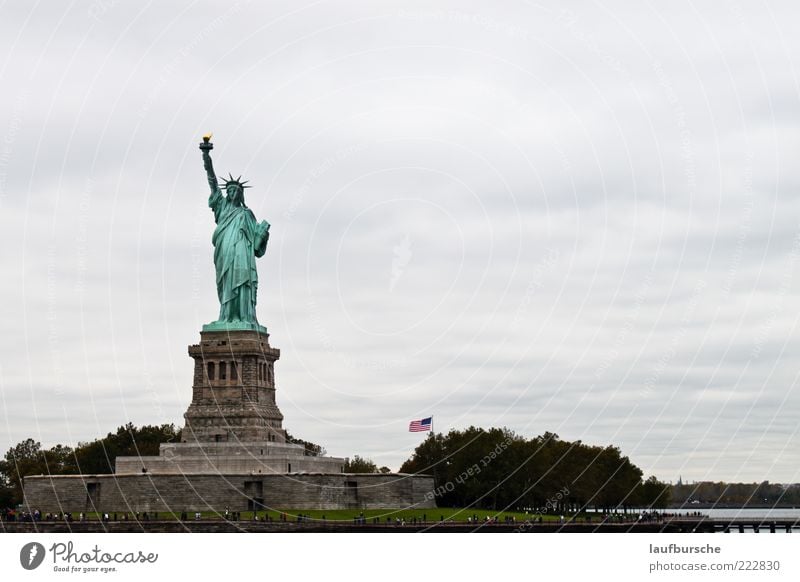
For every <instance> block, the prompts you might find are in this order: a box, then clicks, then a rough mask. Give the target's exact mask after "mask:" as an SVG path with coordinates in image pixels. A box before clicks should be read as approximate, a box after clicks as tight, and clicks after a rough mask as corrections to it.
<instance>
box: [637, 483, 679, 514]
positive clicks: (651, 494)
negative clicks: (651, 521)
mask: <svg viewBox="0 0 800 582" xmlns="http://www.w3.org/2000/svg"><path fill="white" fill-rule="evenodd" d="M671 496H672V487H670V486H669V484H667V483H663V482H661V481H659V480H658V479H657V478H656V476H655V475H651V476H650V477H648V478H647V481H645V482H644V483H642V485H641V487H640V488H639V495H638V502H639V504H640V505H641V506H642V507H648V508H651V509H664V508H665V507H667V506H668V505H669V502H670V500H671Z"/></svg>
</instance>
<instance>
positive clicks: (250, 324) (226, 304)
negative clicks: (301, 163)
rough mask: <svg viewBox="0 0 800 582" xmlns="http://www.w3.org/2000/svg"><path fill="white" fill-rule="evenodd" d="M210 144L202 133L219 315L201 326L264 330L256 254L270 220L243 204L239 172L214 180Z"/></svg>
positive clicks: (263, 248) (260, 251) (260, 252)
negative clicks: (258, 299)
mask: <svg viewBox="0 0 800 582" xmlns="http://www.w3.org/2000/svg"><path fill="white" fill-rule="evenodd" d="M213 147H214V145H213V144H212V143H211V135H210V134H209V135H204V136H203V143H201V144H200V150H201V151H202V152H203V165H204V166H205V169H206V176H207V178H208V186H209V188H211V196H209V198H208V205H209V206H210V207H211V210H212V211H213V212H214V222H216V223H217V227H216V229H215V230H214V236H213V237H212V239H211V242H212V243H213V245H214V266H215V268H216V272H217V297H218V298H219V319H218V320H217V321H215V322H213V323H210V324H207V325H204V326H203V330H205V331H212V330H223V329H224V330H231V329H254V330H258V331H262V332H266V328H264V327H263V326H261V325H260V324H259V323H258V320H257V319H256V294H257V291H258V273H257V272H256V257H261V256H263V255H264V252H265V251H266V249H267V242H268V241H269V223H268V222H267V221H266V220H262V221H261V222H257V221H256V217H255V215H254V214H253V211H252V210H250V209H249V208H248V207H247V206H245V203H244V189H245V188H249V186H246V185H245V184H247V181H242V180H241V176H240V177H239V178H234V177H233V176H230V179H228V180H226V179H224V178H223V179H222V181H223V184H219V183H218V182H217V175H216V174H215V173H214V165H213V163H212V162H211V155H210V154H209V152H210V151H211V150H212V149H213ZM223 190H224V192H225V196H223V195H222V192H223Z"/></svg>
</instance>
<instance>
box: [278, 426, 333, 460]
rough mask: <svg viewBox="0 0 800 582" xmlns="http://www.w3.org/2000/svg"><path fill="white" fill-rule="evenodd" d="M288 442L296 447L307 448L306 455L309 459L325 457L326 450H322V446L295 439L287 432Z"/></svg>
mask: <svg viewBox="0 0 800 582" xmlns="http://www.w3.org/2000/svg"><path fill="white" fill-rule="evenodd" d="M286 442H287V443H292V444H295V445H303V447H305V455H306V456H307V457H324V456H325V452H326V451H325V449H324V448H322V447H321V446H320V445H318V444H315V443H312V442H311V441H305V440H303V439H299V438H297V437H293V436H292V435H290V434H289V431H288V430H287V431H286Z"/></svg>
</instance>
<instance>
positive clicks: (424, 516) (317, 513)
mask: <svg viewBox="0 0 800 582" xmlns="http://www.w3.org/2000/svg"><path fill="white" fill-rule="evenodd" d="M282 514H284V515H285V516H286V520H287V521H293V522H294V521H297V518H298V516H299V515H302V516H305V518H306V519H311V520H323V519H324V520H325V521H328V522H347V523H352V522H353V519H354V518H356V517H359V516H361V515H363V516H364V518H366V520H367V523H372V522H373V519H374V518H378V519H379V521H380V523H386V521H387V518H388V519H389V520H391V522H393V523H396V520H397V519H400V520H405V521H406V523H409V522H411V521H413V520H414V518H416V519H417V521H421V520H425V521H426V522H427V523H431V522H437V521H439V520H441V519H444V520H445V521H452V522H466V521H467V519H468V518H470V517H472V516H477V519H478V521H485V519H486V518H487V517H490V518H493V517H495V516H496V517H497V520H498V521H499V522H501V523H502V522H504V521H505V519H506V518H507V517H514V518H516V521H517V523H523V522H524V521H525V520H526V519H529V518H534V516H533V515H528V514H525V513H524V512H516V511H493V510H488V509H471V508H449V507H437V508H434V509H365V510H356V509H331V510H325V509H286V510H269V511H259V512H257V515H258V519H259V520H264V519H265V518H266V516H269V517H270V518H272V520H273V521H280V520H281V515H282ZM122 515H123V513H122V512H117V518H118V519H120V520H121V519H122ZM73 517H74V518H75V519H76V520H77V518H78V514H77V512H75V513H73ZM110 517H111V518H112V519H113V513H112V514H111V515H110ZM142 517H143V516H142V515H141V514H140V519H142ZM149 517H150V519H153V518H154V516H153V515H152V514H151V515H150V516H149ZM231 517H232V516H230V515H229V518H231ZM87 518H88V519H90V520H92V521H95V520H99V519H100V514H97V513H89V514H87ZM179 518H180V513H177V514H172V513H167V512H164V511H160V512H158V519H159V520H174V519H179ZM187 518H188V520H194V519H195V514H194V512H187ZM201 518H202V519H204V520H206V519H225V515H224V511H223V512H216V511H204V512H201ZM538 518H539V515H538V514H537V515H536V516H535V519H536V520H538ZM129 519H132V516H131V515H130V514H129ZM239 519H241V520H243V521H244V520H252V519H253V512H252V511H242V512H240V516H239ZM542 519H543V520H544V521H557V520H558V519H559V518H558V516H557V515H543V516H542Z"/></svg>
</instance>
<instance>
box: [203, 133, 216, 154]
mask: <svg viewBox="0 0 800 582" xmlns="http://www.w3.org/2000/svg"><path fill="white" fill-rule="evenodd" d="M211 136H212V134H211V133H207V134H205V135H204V136H203V143H201V144H200V149H201V150H202V151H203V153H208V152H210V151H211V150H213V149H214V144H213V143H211Z"/></svg>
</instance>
